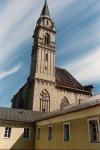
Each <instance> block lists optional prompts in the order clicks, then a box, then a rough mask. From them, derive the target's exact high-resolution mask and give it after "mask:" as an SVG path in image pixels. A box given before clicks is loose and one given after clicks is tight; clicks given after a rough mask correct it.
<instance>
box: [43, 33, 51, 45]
mask: <svg viewBox="0 0 100 150" xmlns="http://www.w3.org/2000/svg"><path fill="white" fill-rule="evenodd" d="M44 43H45V44H50V35H49V34H46V35H45V38H44Z"/></svg>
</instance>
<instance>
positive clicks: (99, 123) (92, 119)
mask: <svg viewBox="0 0 100 150" xmlns="http://www.w3.org/2000/svg"><path fill="white" fill-rule="evenodd" d="M94 120H96V121H97V124H98V132H99V141H98V142H91V137H90V126H89V122H90V121H94ZM87 124H88V137H89V144H100V120H99V118H98V117H94V118H89V119H87Z"/></svg>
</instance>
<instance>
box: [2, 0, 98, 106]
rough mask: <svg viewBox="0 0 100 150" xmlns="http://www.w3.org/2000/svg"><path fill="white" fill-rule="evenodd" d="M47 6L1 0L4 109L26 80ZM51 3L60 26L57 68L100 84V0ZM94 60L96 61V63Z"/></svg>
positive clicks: (40, 0) (36, 0) (37, 2)
mask: <svg viewBox="0 0 100 150" xmlns="http://www.w3.org/2000/svg"><path fill="white" fill-rule="evenodd" d="M43 3H44V0H9V1H5V2H2V1H0V91H1V93H0V100H1V101H0V104H1V105H3V106H4V105H5V104H7V103H8V101H9V103H10V99H11V97H12V96H13V94H14V93H16V91H17V90H18V88H19V87H21V85H22V84H23V83H24V82H25V81H26V78H27V75H28V71H29V69H28V68H29V67H30V66H29V64H30V59H31V47H32V43H31V41H32V39H31V37H32V34H33V30H34V28H35V25H36V21H37V19H38V17H39V15H40V13H41V9H42V7H43ZM48 4H49V8H50V14H51V17H52V18H53V19H54V21H55V25H56V27H57V34H56V37H57V40H56V41H57V43H56V46H57V48H56V49H57V51H56V58H57V59H56V60H57V65H60V66H64V67H66V69H69V71H71V72H72V73H73V75H74V74H75V76H76V77H77V78H78V79H79V80H80V81H84V82H89V81H92V80H97V81H100V79H99V72H100V71H99V69H97V68H99V66H100V65H99V58H98V57H97V56H98V55H100V53H99V49H96V47H97V46H98V47H100V42H99V41H100V40H99V39H100V29H99V27H100V1H99V0H90V1H87V0H59V2H58V0H48ZM29 41H30V42H29ZM93 58H96V59H95V60H93V61H92V59H93ZM85 62H87V63H85ZM18 63H19V64H22V67H21V66H20V65H16V64H18ZM66 64H69V65H66ZM78 64H80V65H78ZM13 66H15V67H13ZM67 66H68V67H67ZM20 67H21V68H20ZM7 68H10V69H7ZM19 72H20V76H18V74H19ZM90 73H91V74H92V75H89V74H90ZM13 74H14V75H13ZM11 75H13V76H11ZM6 77H8V78H6ZM3 79H4V80H3ZM6 83H8V85H9V88H8V87H7V85H6ZM7 90H8V91H7ZM5 91H7V93H6V95H5ZM4 95H5V96H4Z"/></svg>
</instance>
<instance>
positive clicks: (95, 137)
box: [88, 119, 100, 143]
mask: <svg viewBox="0 0 100 150" xmlns="http://www.w3.org/2000/svg"><path fill="white" fill-rule="evenodd" d="M88 126H89V137H90V142H91V143H99V142H100V137H99V132H100V131H99V121H98V120H97V119H93V120H89V121H88Z"/></svg>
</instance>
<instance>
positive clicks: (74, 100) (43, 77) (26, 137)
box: [0, 0, 100, 150]
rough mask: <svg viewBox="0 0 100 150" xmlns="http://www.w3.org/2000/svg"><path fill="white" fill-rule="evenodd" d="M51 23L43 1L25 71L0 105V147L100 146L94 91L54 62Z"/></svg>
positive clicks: (73, 149)
mask: <svg viewBox="0 0 100 150" xmlns="http://www.w3.org/2000/svg"><path fill="white" fill-rule="evenodd" d="M55 38H56V27H55V24H54V22H53V21H52V19H51V17H50V13H49V9H48V5H47V1H46V0H45V4H44V6H43V9H42V12H41V15H40V17H39V19H38V21H37V23H36V27H35V30H34V34H33V46H32V57H31V67H30V75H29V77H28V79H27V82H26V83H25V85H24V86H23V87H22V88H21V89H20V90H19V91H18V92H17V93H16V95H14V97H13V98H12V100H11V102H12V108H1V107H0V150H100V94H98V95H96V96H94V95H93V94H92V88H93V86H92V85H88V86H83V85H82V84H81V83H79V82H78V81H77V80H76V79H75V78H74V77H73V76H72V75H71V74H70V73H69V72H68V71H67V70H65V69H63V68H59V67H56V66H55V56H56V49H55V47H56V42H55V41H56V40H55Z"/></svg>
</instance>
